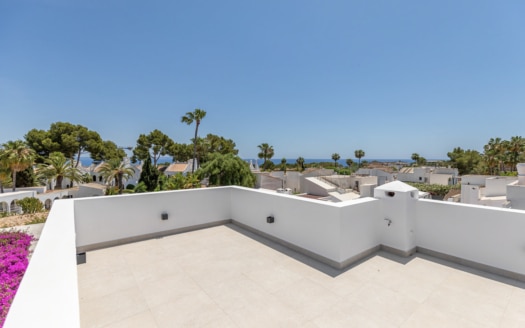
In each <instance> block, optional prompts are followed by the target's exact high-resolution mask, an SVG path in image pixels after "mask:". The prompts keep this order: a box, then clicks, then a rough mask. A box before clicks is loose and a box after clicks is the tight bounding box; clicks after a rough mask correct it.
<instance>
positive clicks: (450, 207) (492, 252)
mask: <svg viewBox="0 0 525 328" xmlns="http://www.w3.org/2000/svg"><path fill="white" fill-rule="evenodd" d="M524 231H525V212H524V211H518V210H509V209H501V208H490V207H483V206H476V205H466V204H458V203H450V202H440V201H434V200H426V199H423V200H419V201H418V202H417V227H416V241H417V245H418V246H420V247H424V248H427V249H430V250H433V251H437V252H441V253H444V254H448V255H452V256H456V257H459V258H463V259H466V260H470V261H474V262H478V263H482V264H486V265H490V266H493V267H497V268H501V269H504V270H508V271H512V272H516V273H520V274H525V260H524V256H525V253H524V252H525V238H524V233H523V232H524Z"/></svg>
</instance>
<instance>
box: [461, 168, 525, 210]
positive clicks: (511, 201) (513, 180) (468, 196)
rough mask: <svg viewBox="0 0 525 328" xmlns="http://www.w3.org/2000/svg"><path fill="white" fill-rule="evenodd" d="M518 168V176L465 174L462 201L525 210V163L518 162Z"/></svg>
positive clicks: (462, 184) (462, 180) (462, 181)
mask: <svg viewBox="0 0 525 328" xmlns="http://www.w3.org/2000/svg"><path fill="white" fill-rule="evenodd" d="M517 168H518V177H502V176H490V175H466V176H463V177H462V179H461V202H462V203H465V204H474V205H486V206H495V207H506V208H512V209H518V210H525V163H520V164H518V165H517Z"/></svg>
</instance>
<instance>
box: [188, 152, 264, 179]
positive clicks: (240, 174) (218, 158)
mask: <svg viewBox="0 0 525 328" xmlns="http://www.w3.org/2000/svg"><path fill="white" fill-rule="evenodd" d="M197 175H198V176H199V179H204V178H208V179H209V183H210V184H211V185H214V186H229V185H237V186H243V187H253V186H254V185H255V175H254V174H253V173H252V172H251V170H250V165H249V164H248V163H247V162H245V161H243V160H242V159H241V158H240V157H239V156H236V155H234V154H224V155H223V154H219V153H214V154H210V157H209V160H208V162H206V163H204V164H203V165H202V166H201V167H200V169H199V170H198V171H197Z"/></svg>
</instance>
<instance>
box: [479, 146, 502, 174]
mask: <svg viewBox="0 0 525 328" xmlns="http://www.w3.org/2000/svg"><path fill="white" fill-rule="evenodd" d="M503 155H504V151H503V143H502V141H501V138H490V140H489V142H488V143H487V144H486V145H485V146H483V159H484V162H485V165H486V166H487V169H488V174H492V175H496V174H498V171H499V170H500V162H501V161H502V160H503V157H504V156H503Z"/></svg>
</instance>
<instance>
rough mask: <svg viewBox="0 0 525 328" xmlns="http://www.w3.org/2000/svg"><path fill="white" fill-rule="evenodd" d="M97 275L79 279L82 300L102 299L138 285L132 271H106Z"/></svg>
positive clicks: (79, 292)
mask: <svg viewBox="0 0 525 328" xmlns="http://www.w3.org/2000/svg"><path fill="white" fill-rule="evenodd" d="M96 273H97V274H96V275H93V276H90V277H89V278H83V279H79V282H78V294H79V298H80V299H81V300H91V299H94V298H97V297H102V296H105V295H109V294H112V293H115V292H118V291H121V290H126V289H129V288H133V287H135V286H136V284H137V283H136V281H135V278H134V276H133V273H132V272H131V271H130V270H126V269H125V270H121V271H109V270H107V269H104V270H101V271H96Z"/></svg>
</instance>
